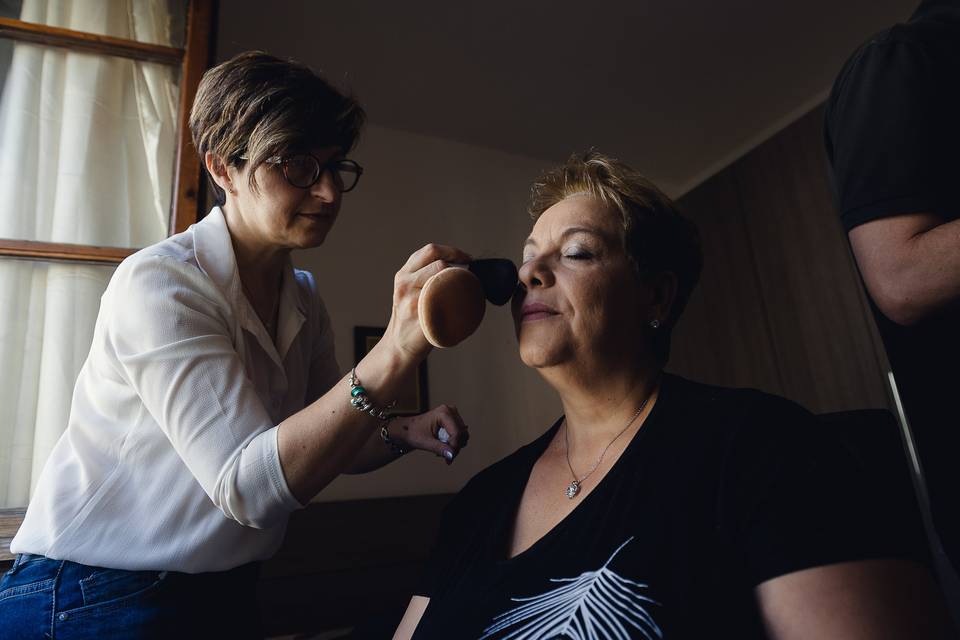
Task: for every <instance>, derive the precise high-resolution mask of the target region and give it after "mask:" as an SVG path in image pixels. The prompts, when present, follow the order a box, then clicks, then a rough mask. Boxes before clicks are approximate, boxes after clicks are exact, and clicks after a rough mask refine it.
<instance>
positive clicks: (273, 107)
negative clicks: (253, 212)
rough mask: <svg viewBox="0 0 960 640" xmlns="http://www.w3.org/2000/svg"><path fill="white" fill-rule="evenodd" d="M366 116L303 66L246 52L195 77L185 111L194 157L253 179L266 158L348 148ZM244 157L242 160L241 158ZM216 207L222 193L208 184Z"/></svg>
mask: <svg viewBox="0 0 960 640" xmlns="http://www.w3.org/2000/svg"><path fill="white" fill-rule="evenodd" d="M365 119H366V114H365V113H364V111H363V108H362V107H361V106H360V104H359V103H358V102H357V101H356V100H355V99H354V98H353V97H352V96H350V95H347V94H345V93H343V92H341V91H339V90H338V89H336V88H335V87H334V86H333V85H331V84H330V83H329V82H327V81H326V80H325V79H323V78H322V77H321V76H319V75H318V74H316V73H314V72H313V71H312V70H311V69H310V68H309V67H307V66H305V65H303V64H300V63H299V62H296V61H294V60H284V59H281V58H277V57H274V56H271V55H269V54H267V53H264V52H262V51H247V52H246V53H241V54H239V55H237V56H234V57H233V58H231V59H230V60H227V61H226V62H224V63H222V64H219V65H217V66H216V67H213V68H212V69H210V70H208V71H207V72H206V73H205V74H203V78H201V80H200V86H199V88H198V89H197V95H196V98H194V101H193V108H192V109H191V111H190V132H191V134H192V135H193V145H194V147H196V149H197V152H198V153H199V154H200V157H201V159H202V158H203V157H204V156H205V155H206V153H207V152H208V151H210V152H212V153H214V154H216V155H218V156H220V157H221V158H223V160H224V161H225V162H226V163H227V164H230V165H234V166H238V167H239V166H242V165H243V163H244V162H249V163H250V185H251V187H252V188H254V189H256V186H257V185H256V180H254V177H253V175H254V173H255V172H256V170H257V168H258V167H259V166H260V165H262V164H263V163H264V162H265V161H266V160H267V159H269V158H271V157H273V156H282V155H284V154H288V153H292V152H296V151H307V150H309V149H311V148H313V147H326V146H336V147H339V148H340V149H342V150H343V153H347V152H349V151H350V150H351V149H353V147H354V145H355V144H356V142H357V139H358V137H359V135H360V129H361V128H362V127H363V123H364V120H365ZM242 157H245V158H246V159H245V160H244V159H242ZM214 190H215V191H216V193H217V198H218V199H217V202H218V203H219V204H222V203H223V202H224V195H225V194H224V193H223V190H222V189H220V188H219V187H217V186H216V185H214Z"/></svg>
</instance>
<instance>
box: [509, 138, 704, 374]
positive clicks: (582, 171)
mask: <svg viewBox="0 0 960 640" xmlns="http://www.w3.org/2000/svg"><path fill="white" fill-rule="evenodd" d="M578 194H589V195H591V196H593V197H595V198H597V199H598V200H600V201H601V202H603V203H604V204H605V205H607V207H608V208H609V209H610V210H611V212H614V213H616V214H619V216H620V221H621V224H622V228H623V245H624V249H625V250H626V253H627V257H628V258H629V259H630V261H631V262H632V263H633V266H634V269H635V270H636V273H637V277H638V278H643V277H645V276H650V275H654V274H657V273H663V272H669V273H673V274H674V275H675V276H676V277H677V294H676V299H675V300H674V302H673V307H672V308H671V310H670V316H669V317H667V318H661V319H660V321H661V323H662V326H661V328H660V329H658V330H657V331H656V332H655V333H654V334H653V335H654V340H653V343H654V350H655V352H656V354H657V355H658V357H659V358H660V360H661V362H663V363H666V361H667V359H668V358H669V356H670V333H671V331H672V330H673V327H674V325H675V324H676V322H677V319H679V317H680V314H681V313H683V309H684V307H686V304H687V301H688V300H689V299H690V294H691V293H692V292H693V289H694V287H696V285H697V281H698V280H699V279H700V270H701V269H702V267H703V254H702V251H701V247H700V234H699V232H698V231H697V227H696V225H694V224H693V222H692V221H690V220H688V219H687V218H685V217H683V216H682V215H680V212H679V211H678V210H677V206H676V205H675V204H674V203H673V201H672V200H671V199H670V198H669V197H667V196H666V195H665V194H664V193H663V192H662V191H660V189H658V188H657V186H656V185H655V184H653V183H652V182H651V181H650V180H648V179H647V178H646V177H644V176H643V175H642V174H640V173H639V172H637V171H635V170H633V169H632V168H630V167H629V166H627V165H626V164H624V163H623V162H620V161H619V160H616V159H614V158H611V157H609V156H606V155H603V154H602V153H599V152H597V151H595V150H593V149H591V150H590V151H587V152H585V153H575V154H573V155H571V156H570V158H569V159H568V160H567V161H566V163H564V164H563V165H562V166H560V167H557V168H556V169H553V170H550V171H547V172H546V173H544V174H543V175H542V176H541V177H540V178H539V179H538V180H537V181H536V182H534V184H533V187H532V188H531V190H530V205H529V208H528V211H529V213H530V217H531V218H533V219H534V220H536V219H537V218H539V217H540V216H541V214H543V212H544V211H546V210H547V209H549V208H550V207H552V206H553V205H555V204H557V203H558V202H560V201H561V200H563V199H564V198H567V197H569V196H573V195H578Z"/></svg>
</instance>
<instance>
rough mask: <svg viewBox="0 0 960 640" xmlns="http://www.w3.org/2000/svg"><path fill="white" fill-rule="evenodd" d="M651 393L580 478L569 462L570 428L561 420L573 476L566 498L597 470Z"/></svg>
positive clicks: (568, 457)
mask: <svg viewBox="0 0 960 640" xmlns="http://www.w3.org/2000/svg"><path fill="white" fill-rule="evenodd" d="M652 395H653V392H651V393H650V395H648V396H647V397H646V398H644V399H643V402H642V403H641V404H640V408H639V409H637V412H636V413H635V414H633V417H632V418H630V422H628V423H627V426H625V427H624V428H623V430H622V431H621V432H620V433H618V434H617V435H616V436H614V438H613V440H611V441H610V443H609V444H607V446H605V447H604V448H603V451H601V452H600V457H599V458H597V461H596V462H594V463H593V467H592V468H591V469H590V471H588V472H587V475H585V476H583V477H582V478H577V474H576V473H575V472H574V471H573V465H572V464H570V435H569V432H570V430H569V429H568V428H567V421H566V420H564V421H563V439H564V442H565V443H566V445H567V451H566V454H567V467H569V469H570V475H572V476H573V480H572V481H571V482H570V484H568V485H567V488H566V494H567V497H568V498H570V499H571V500H573V499H574V498H576V497H577V495H578V494H579V493H580V486H581V485H583V481H584V480H586V479H587V478H589V477H590V474H592V473H593V472H594V471H596V470H597V467H599V466H600V462H601V461H603V456H605V455H606V454H607V449H609V448H610V446H611V445H612V444H613V443H614V442H616V441H617V439H618V438H619V437H620V436H622V435H623V434H624V433H626V432H627V429H629V428H630V425H632V424H633V421H634V420H636V419H637V417H638V416H639V415H640V414H641V413H643V409H644V407H646V406H647V402H648V401H649V400H650V396H652Z"/></svg>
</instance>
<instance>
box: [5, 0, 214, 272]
mask: <svg viewBox="0 0 960 640" xmlns="http://www.w3.org/2000/svg"><path fill="white" fill-rule="evenodd" d="M216 2H217V0H189V9H188V13H187V32H186V40H185V45H186V46H185V47H184V48H183V49H177V48H174V47H164V46H160V45H155V44H147V43H145V42H137V41H136V40H127V39H124V38H114V37H112V36H102V35H97V34H92V33H86V32H83V31H74V30H72V29H61V28H59V27H50V26H47V25H42V24H34V23H30V22H23V21H22V20H13V19H10V18H0V38H7V39H10V40H18V41H21V42H31V43H34V44H42V45H46V46H51V47H61V48H65V49H70V50H72V51H83V52H85V53H95V54H99V55H111V56H119V57H122V58H130V59H132V60H138V61H141V62H156V63H160V64H166V65H170V66H179V67H180V106H179V110H178V114H177V153H176V171H175V172H174V182H173V200H172V203H171V210H170V222H169V232H170V233H180V232H181V231H184V230H185V229H186V228H187V227H189V226H190V225H191V224H193V223H194V222H196V221H197V219H198V217H199V206H200V204H201V202H200V195H201V188H202V184H203V167H202V166H201V164H200V159H199V158H198V157H197V154H196V152H195V151H194V149H193V144H192V142H191V140H190V127H189V126H188V122H189V119H190V107H191V106H192V105H193V99H194V97H195V96H196V95H197V86H199V84H200V77H201V76H202V75H203V72H204V71H206V69H207V68H208V67H209V66H210V61H211V54H212V53H213V47H212V46H211V42H212V39H213V37H212V36H213V26H214V24H213V23H214V19H215V13H216ZM135 251H137V248H130V247H95V246H90V245H76V244H63V243H55V242H39V241H35V240H11V239H7V238H0V257H8V258H22V259H28V260H30V259H32V260H61V261H68V262H79V263H96V264H119V263H120V262H121V261H122V260H123V259H124V258H126V257H127V256H129V255H130V254H132V253H134V252H135Z"/></svg>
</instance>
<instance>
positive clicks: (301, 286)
mask: <svg viewBox="0 0 960 640" xmlns="http://www.w3.org/2000/svg"><path fill="white" fill-rule="evenodd" d="M293 276H294V282H295V283H296V292H297V298H298V303H299V305H300V308H301V309H305V310H307V312H308V316H309V319H310V324H311V325H313V327H314V328H317V329H319V330H320V331H321V332H322V331H326V330H327V328H329V327H330V326H331V321H330V314H329V312H328V311H327V305H326V303H325V302H324V301H323V297H322V296H321V295H320V291H319V289H318V288H317V281H316V278H314V277H313V274H312V273H311V272H309V271H306V270H304V269H294V270H293Z"/></svg>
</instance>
